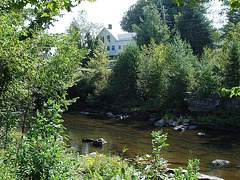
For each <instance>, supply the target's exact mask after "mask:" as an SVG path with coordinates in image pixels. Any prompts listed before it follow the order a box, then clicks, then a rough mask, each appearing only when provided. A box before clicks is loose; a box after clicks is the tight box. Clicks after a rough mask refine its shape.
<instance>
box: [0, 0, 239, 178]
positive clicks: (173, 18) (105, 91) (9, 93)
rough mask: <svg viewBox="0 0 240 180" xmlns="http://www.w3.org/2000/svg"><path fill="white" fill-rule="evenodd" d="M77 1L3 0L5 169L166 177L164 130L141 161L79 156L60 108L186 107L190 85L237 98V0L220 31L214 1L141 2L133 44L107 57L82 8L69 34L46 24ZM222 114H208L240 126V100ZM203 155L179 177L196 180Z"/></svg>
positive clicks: (0, 85)
mask: <svg viewBox="0 0 240 180" xmlns="http://www.w3.org/2000/svg"><path fill="white" fill-rule="evenodd" d="M88 1H92V2H93V1H94V0H88ZM79 3H81V0H74V1H73V0H72V1H69V0H58V1H55V0H53V1H48V0H25V1H22V0H17V1H12V0H3V1H1V2H0V11H1V14H0V27H1V28H0V42H1V45H0V127H1V129H0V140H1V148H0V162H1V164H2V166H1V167H0V177H1V178H3V179H147V178H148V179H166V178H167V177H168V175H167V174H165V172H164V168H165V164H166V162H165V160H164V159H163V158H162V157H161V149H162V148H163V147H164V146H167V144H166V143H165V141H166V139H167V137H166V136H167V135H166V134H161V132H152V137H153V143H152V145H153V155H150V156H145V157H143V158H144V159H146V161H144V163H140V162H137V161H136V162H135V163H129V162H126V161H125V160H123V159H122V158H121V157H118V156H107V155H101V154H97V155H96V156H80V155H79V154H77V153H75V152H74V149H71V148H69V147H68V146H67V145H66V141H67V138H68V137H66V136H65V135H64V133H63V132H64V126H63V125H62V122H63V120H62V118H61V117H62V116H61V115H62V114H63V112H65V111H67V110H68V108H69V107H71V105H72V106H74V103H76V102H80V103H85V104H87V106H91V107H94V108H104V109H116V107H117V108H118V110H119V111H125V112H133V111H134V112H135V111H140V112H141V111H149V109H151V108H152V107H157V108H159V109H161V113H164V112H166V110H167V109H179V110H184V109H186V107H185V106H186V105H185V95H186V93H187V92H191V93H193V94H194V96H196V97H197V98H210V97H211V96H212V95H213V94H214V93H215V92H219V93H221V94H222V96H224V97H222V98H223V100H224V101H228V100H229V99H237V96H238V95H239V94H240V93H239V88H238V86H239V80H240V42H239V41H238V39H239V38H240V14H239V13H240V11H239V1H234V2H232V1H231V3H230V2H228V1H226V2H225V3H226V4H225V9H224V12H223V13H225V14H226V17H227V20H228V21H227V23H226V24H225V25H223V28H221V29H216V28H214V27H213V26H212V25H211V23H210V21H209V20H208V19H207V18H206V16H205V14H206V13H207V8H208V5H207V4H205V3H201V1H190V0H189V1H188V0H185V1H180V0H176V1H175V0H174V2H173V1H172V0H169V1H145V0H139V1H137V3H136V4H134V5H133V6H131V7H130V8H129V9H128V11H127V12H126V13H125V15H124V16H123V18H122V21H121V27H122V29H123V30H125V31H128V32H136V33H137V34H138V36H137V38H136V39H135V41H136V43H132V44H129V45H127V46H126V47H125V48H124V49H123V50H122V51H121V52H120V53H119V54H118V56H117V57H109V56H108V55H107V53H108V52H107V50H106V48H105V46H103V45H102V43H101V41H100V39H99V38H98V36H96V31H97V30H99V29H100V28H101V27H100V26H98V25H97V24H92V23H90V22H87V20H86V19H85V14H84V12H81V13H79V17H78V19H74V20H73V21H72V23H71V24H70V26H69V27H68V28H67V29H66V33H64V34H50V33H48V32H47V29H49V27H50V26H51V25H53V22H54V21H55V18H56V17H57V16H60V15H61V13H60V11H61V10H63V9H65V10H67V11H71V8H73V7H74V6H77V5H78V4H79ZM93 3H94V2H93ZM189 4H190V6H189ZM163 7H164V8H165V9H168V11H167V16H166V17H165V16H163V15H166V14H165V11H163V9H164V8H163ZM110 62H113V64H114V65H113V67H112V68H109V63H110ZM73 89H74V91H75V92H74V93H70V92H72V91H71V90H73ZM223 112H224V113H212V112H211V113H209V114H205V116H204V118H205V119H206V115H207V117H208V118H207V120H208V121H209V122H211V123H220V124H227V125H234V126H240V122H239V109H238V106H234V107H229V108H228V109H225V110H224V111H223ZM225 117H230V118H228V119H226V118H225ZM199 119H200V120H201V117H199ZM198 163H199V162H198V160H190V161H189V167H188V173H185V175H183V174H181V171H182V169H181V168H179V169H176V171H175V172H176V173H175V175H174V178H175V179H197V178H198V174H197V171H198V169H199V166H198Z"/></svg>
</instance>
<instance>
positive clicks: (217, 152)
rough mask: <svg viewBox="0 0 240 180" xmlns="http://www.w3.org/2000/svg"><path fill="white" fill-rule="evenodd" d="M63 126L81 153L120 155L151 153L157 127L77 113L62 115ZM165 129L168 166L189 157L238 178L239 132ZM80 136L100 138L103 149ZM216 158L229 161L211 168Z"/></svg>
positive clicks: (224, 175) (211, 170) (213, 170)
mask: <svg viewBox="0 0 240 180" xmlns="http://www.w3.org/2000/svg"><path fill="white" fill-rule="evenodd" d="M64 120H65V122H64V125H65V127H67V130H66V133H67V135H68V136H69V137H70V144H71V146H72V147H75V148H76V150H77V151H79V152H80V153H81V154H89V153H91V152H94V151H98V152H99V153H106V154H107V153H113V154H122V151H123V149H124V148H128V149H129V150H128V151H126V152H125V153H124V156H126V157H135V156H136V155H144V154H150V153H151V152H152V146H151V140H152V137H151V131H153V130H159V129H158V128H155V127H147V126H145V125H144V124H143V125H141V126H139V125H138V124H137V123H134V122H131V121H122V120H117V119H91V118H87V117H84V116H82V115H80V114H74V113H73V114H65V115H64ZM166 132H168V140H167V143H168V144H170V146H169V147H167V148H166V149H164V150H163V157H164V158H165V159H167V160H168V161H169V164H170V167H173V168H175V167H178V166H184V167H186V165H187V161H188V159H200V169H201V172H202V173H205V174H208V175H215V176H218V177H221V178H224V179H229V180H235V179H240V170H239V167H240V156H239V155H240V154H239V152H240V142H239V138H240V134H239V133H233V132H221V131H201V132H204V133H206V135H207V136H206V137H199V136H197V133H199V132H200V131H195V130H193V131H186V132H184V133H179V132H176V131H174V130H173V129H172V128H170V129H167V128H165V129H164V133H166ZM83 138H91V139H99V138H103V139H105V140H106V141H107V142H108V143H107V144H106V146H104V147H103V148H97V149H96V148H94V147H93V145H92V143H82V139H83ZM215 159H224V160H229V161H230V162H231V165H230V166H228V167H214V166H212V164H211V162H212V161H213V160H215Z"/></svg>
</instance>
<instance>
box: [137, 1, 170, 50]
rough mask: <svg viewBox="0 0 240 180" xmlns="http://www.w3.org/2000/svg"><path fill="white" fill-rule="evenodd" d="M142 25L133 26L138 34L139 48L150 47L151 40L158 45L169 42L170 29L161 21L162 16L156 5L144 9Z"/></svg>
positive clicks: (141, 19)
mask: <svg viewBox="0 0 240 180" xmlns="http://www.w3.org/2000/svg"><path fill="white" fill-rule="evenodd" d="M140 21H141V23H140V25H139V26H137V25H133V29H134V31H135V32H136V33H137V37H136V40H137V44H138V45H139V46H142V45H148V44H150V42H151V39H154V41H155V43H156V44H159V43H165V42H167V41H168V40H169V37H170V33H169V30H168V27H167V26H166V25H165V24H164V23H163V21H162V20H161V14H160V13H159V11H158V10H157V8H156V6H155V5H149V6H145V7H143V18H140Z"/></svg>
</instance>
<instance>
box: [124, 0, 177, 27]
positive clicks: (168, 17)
mask: <svg viewBox="0 0 240 180" xmlns="http://www.w3.org/2000/svg"><path fill="white" fill-rule="evenodd" d="M151 5H154V6H156V8H157V10H158V12H159V14H160V15H161V19H162V20H163V22H164V24H167V26H168V27H169V28H170V29H173V27H174V15H176V14H178V12H180V11H181V8H179V7H178V6H177V5H176V4H175V3H173V1H172V0H167V1H162V0H160V1H145V0H138V1H137V3H136V4H134V5H132V6H131V7H130V8H129V9H128V11H127V12H125V14H124V16H123V17H122V21H121V27H122V29H123V30H125V31H128V32H132V31H133V24H135V25H137V26H140V24H141V23H142V22H141V19H143V8H144V7H146V6H151Z"/></svg>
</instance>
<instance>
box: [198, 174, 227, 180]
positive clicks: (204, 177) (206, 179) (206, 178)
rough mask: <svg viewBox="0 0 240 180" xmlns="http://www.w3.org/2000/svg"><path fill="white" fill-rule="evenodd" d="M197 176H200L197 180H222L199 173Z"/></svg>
mask: <svg viewBox="0 0 240 180" xmlns="http://www.w3.org/2000/svg"><path fill="white" fill-rule="evenodd" d="M199 175H200V176H199V177H198V179H199V180H224V179H222V178H219V177H216V176H209V175H206V174H201V173H199Z"/></svg>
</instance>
